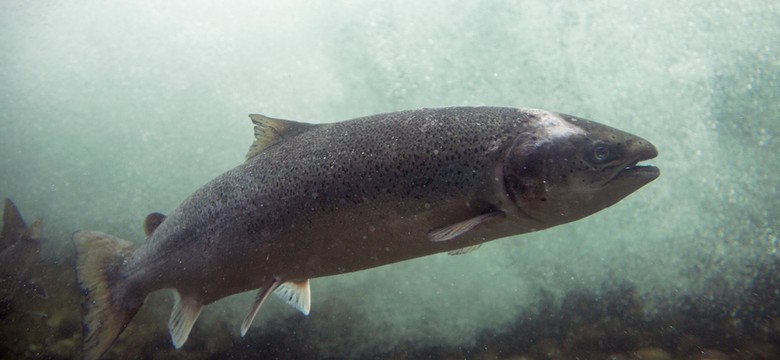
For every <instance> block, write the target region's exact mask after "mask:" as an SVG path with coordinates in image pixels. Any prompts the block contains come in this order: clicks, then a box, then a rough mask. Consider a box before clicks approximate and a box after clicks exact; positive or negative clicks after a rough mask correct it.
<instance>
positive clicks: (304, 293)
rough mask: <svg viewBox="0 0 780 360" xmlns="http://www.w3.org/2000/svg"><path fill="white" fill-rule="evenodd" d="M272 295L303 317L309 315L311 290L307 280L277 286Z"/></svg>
mask: <svg viewBox="0 0 780 360" xmlns="http://www.w3.org/2000/svg"><path fill="white" fill-rule="evenodd" d="M274 294H275V295H276V296H278V297H280V298H281V299H282V300H284V301H285V302H286V303H287V304H289V305H290V306H292V307H294V308H296V309H298V310H300V311H301V312H302V313H303V315H309V309H310V308H311V288H310V287H309V279H306V280H303V281H301V282H292V281H288V282H286V283H284V284H282V285H280V286H279V288H278V289H276V291H274Z"/></svg>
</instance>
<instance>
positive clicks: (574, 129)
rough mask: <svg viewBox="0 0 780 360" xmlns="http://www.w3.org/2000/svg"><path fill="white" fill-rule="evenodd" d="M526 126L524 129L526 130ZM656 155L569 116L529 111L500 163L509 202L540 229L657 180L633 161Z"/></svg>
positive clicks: (622, 135)
mask: <svg viewBox="0 0 780 360" xmlns="http://www.w3.org/2000/svg"><path fill="white" fill-rule="evenodd" d="M528 129H530V130H528ZM657 155H658V151H657V150H656V148H655V146H653V144H651V143H650V142H649V141H647V140H645V139H643V138H640V137H638V136H635V135H632V134H629V133H627V132H624V131H621V130H618V129H615V128H612V127H609V126H606V125H602V124H599V123H596V122H593V121H589V120H586V119H581V118H577V117H574V116H569V115H563V114H557V113H552V112H545V111H535V112H532V113H531V116H529V120H528V127H527V129H526V130H525V131H523V132H522V133H521V134H519V135H518V136H517V137H516V138H515V141H514V144H513V145H512V148H511V150H509V152H508V153H507V157H506V158H505V161H504V163H503V178H504V186H505V190H506V194H507V196H508V197H509V198H510V203H512V204H513V205H514V206H515V209H514V210H515V211H514V212H511V211H510V213H515V214H517V215H518V216H525V217H529V218H531V219H534V220H536V221H538V222H541V223H542V224H543V225H542V226H540V228H545V227H549V226H554V225H558V224H563V223H567V222H570V221H574V220H577V219H581V218H583V217H585V216H588V215H591V214H593V213H596V212H598V211H600V210H602V209H604V208H607V207H609V206H611V205H613V204H615V203H617V202H618V201H620V200H621V199H623V198H624V197H626V196H628V195H629V194H631V193H632V192H634V191H636V190H637V189H639V188H641V187H642V186H644V185H646V184H648V183H649V182H651V181H653V180H654V179H655V178H657V177H658V176H659V174H660V172H659V169H658V168H657V167H655V166H650V165H644V166H642V165H638V163H639V162H640V161H644V160H648V159H652V158H654V157H656V156H657Z"/></svg>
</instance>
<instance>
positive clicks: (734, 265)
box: [0, 1, 780, 357]
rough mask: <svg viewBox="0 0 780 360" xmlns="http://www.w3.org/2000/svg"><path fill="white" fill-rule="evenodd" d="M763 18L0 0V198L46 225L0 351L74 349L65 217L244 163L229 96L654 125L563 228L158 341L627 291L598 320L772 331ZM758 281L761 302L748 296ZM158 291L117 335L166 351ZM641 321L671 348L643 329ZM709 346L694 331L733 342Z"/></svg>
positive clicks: (138, 219) (357, 351)
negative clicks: (645, 146)
mask: <svg viewBox="0 0 780 360" xmlns="http://www.w3.org/2000/svg"><path fill="white" fill-rule="evenodd" d="M778 15H780V7H778V5H777V4H776V3H775V2H771V1H766V2H763V1H754V2H738V1H715V2H713V1H690V2H684V3H680V2H675V1H660V2H659V1H656V2H641V1H629V2H621V3H619V4H616V3H614V2H608V1H590V2H573V1H572V2H569V1H559V2H542V1H539V2H536V1H524V2H503V1H465V2H463V1H461V2H458V4H457V5H455V4H453V3H450V2H446V1H429V2H419V3H413V2H410V1H390V2H383V3H381V4H380V3H353V2H340V1H337V2H327V3H325V2H322V3H318V2H304V1H292V2H283V3H282V2H250V1H247V2H233V3H230V4H224V3H221V2H210V1H195V2H191V1H187V2H184V1H168V2H151V1H150V2H144V1H141V2H130V1H127V2H111V3H109V2H97V1H71V2H65V3H51V2H31V3H28V2H2V3H0V33H2V34H3V39H2V40H0V91H1V94H2V95H1V96H0V109H2V111H0V121H2V125H3V132H2V135H0V137H2V140H1V141H0V152H1V153H2V154H3V156H0V167H1V168H2V169H3V171H2V172H1V173H0V196H7V197H11V198H13V199H14V201H15V202H16V204H17V205H18V206H19V208H20V210H21V212H22V213H23V214H25V216H27V217H30V218H33V217H36V216H37V217H41V218H44V219H45V222H46V226H45V229H44V237H45V238H46V239H47V242H46V243H45V244H44V245H43V250H42V256H41V260H40V261H39V264H38V267H37V269H36V270H34V274H33V276H34V277H37V278H39V280H40V282H43V283H44V285H46V287H47V290H48V291H49V300H35V299H33V300H30V301H29V304H21V305H20V308H22V309H25V310H26V311H27V312H26V313H25V314H26V315H19V316H20V317H21V318H22V319H21V320H18V321H19V323H18V326H16V327H14V326H15V325H14V324H17V323H14V322H4V327H5V326H9V327H8V328H5V329H3V331H4V333H11V334H14V336H15V338H17V339H26V340H19V341H17V343H24V344H27V342H25V341H28V342H29V343H30V344H32V345H30V346H25V349H26V350H24V351H28V352H27V353H25V352H24V351H22V352H15V351H17V350H15V349H16V348H14V347H13V346H11V345H4V346H6V347H4V349H5V350H4V353H5V354H27V355H30V354H34V351H35V350H30V349H37V351H38V352H40V353H44V354H46V353H56V354H60V355H62V356H75V354H77V351H78V350H77V346H76V345H75V343H73V341H72V340H68V341H70V342H68V341H66V340H67V339H71V338H72V337H73V336H79V335H80V328H79V327H78V325H77V324H78V311H79V310H78V309H79V299H80V298H79V296H78V293H77V292H76V291H75V285H73V284H75V277H74V275H73V274H72V273H71V272H69V270H63V269H69V268H70V266H71V265H72V263H73V261H74V252H73V248H72V245H71V243H70V241H69V239H70V234H71V233H72V232H74V231H76V230H79V229H100V230H103V231H106V232H109V233H112V234H114V235H117V236H119V237H121V238H125V239H130V240H133V241H136V242H138V243H140V242H141V241H142V240H143V238H144V234H143V230H142V221H143V219H144V217H145V216H146V214H148V213H150V212H153V211H160V212H163V213H166V212H170V211H171V210H172V209H173V208H175V207H176V206H177V205H178V204H179V203H180V202H181V201H182V200H183V199H184V198H186V197H187V196H188V195H189V194H191V193H192V192H193V191H194V190H195V189H197V188H198V187H199V186H201V185H203V184H204V183H206V182H207V181H209V180H210V179H212V178H213V177H214V176H216V175H218V174H220V173H222V172H224V171H225V170H227V169H229V168H232V167H233V166H235V165H237V164H239V163H240V162H242V161H243V156H244V154H245V153H246V150H247V148H248V146H249V144H250V143H251V141H252V128H251V123H250V122H249V120H248V119H247V117H246V115H247V114H249V113H256V112H259V113H262V114H267V115H270V116H275V117H283V118H289V119H294V120H299V121H306V122H314V123H319V122H332V121H338V120H344V119H348V118H353V117H357V116H362V115H369V114H375V113H382V112H388V111H395V110H402V109H413V108H421V107H432V106H449V105H504V106H530V107H537V108H544V109H549V110H554V111H561V112H564V113H571V114H575V115H579V116H583V117H586V118H591V119H594V120H596V121H600V122H602V123H605V124H608V125H611V126H615V127H617V128H620V129H624V130H627V131H629V132H631V133H635V134H638V135H641V136H642V137H644V138H647V139H649V140H650V141H652V142H653V143H654V144H655V145H656V147H657V148H658V149H659V150H660V156H659V157H658V158H657V159H656V160H654V163H655V164H657V165H659V166H661V167H662V168H663V169H664V175H663V177H661V178H660V179H658V180H657V181H655V182H654V183H653V184H650V185H649V186H647V187H646V188H645V189H643V190H642V191H640V192H638V193H636V194H634V195H632V196H631V197H629V198H627V199H626V200H624V201H622V202H621V203H619V204H617V205H615V206H613V207H611V208H609V209H607V210H605V211H603V212H601V213H599V214H597V215H595V216H593V217H590V218H587V219H584V220H581V221H578V222H575V223H572V224H569V225H564V226H561V227H558V228H554V229H551V230H547V231H544V232H540V233H535V234H528V235H523V236H519V237H515V238H511V239H504V240H499V241H496V242H492V243H489V244H486V245H484V246H482V248H481V249H479V250H478V251H476V252H473V253H470V254H468V255H463V256H447V255H435V256H431V257H425V258H420V259H416V260H412V261H407V262H403V263H399V264H395V265H391V266H386V267H382V268H377V269H371V270H367V271H362V272H357V273H352V274H347V275H342V276H336V277H329V278H322V279H316V280H315V281H313V282H312V296H313V299H312V310H311V311H312V312H311V315H310V316H309V317H307V318H301V315H300V314H298V313H297V312H295V311H294V310H290V309H288V308H286V307H284V306H283V305H280V304H279V303H278V302H274V301H271V302H269V304H268V305H266V306H268V307H267V308H265V309H264V311H263V312H261V314H260V315H259V316H258V319H256V321H255V325H254V327H253V328H252V332H251V333H250V335H249V337H248V338H247V339H243V340H240V339H236V338H237V337H238V325H239V324H240V323H241V320H242V318H243V316H244V315H245V314H244V312H245V309H246V307H247V304H248V303H250V302H251V300H252V295H251V294H241V295H237V296H234V297H231V298H228V299H225V300H222V301H220V302H217V303H216V304H215V305H213V306H210V307H207V308H205V310H204V312H203V315H202V319H201V320H200V321H199V322H198V323H197V324H196V325H195V328H194V330H193V334H192V336H193V337H195V338H196V339H201V340H200V341H194V344H187V345H185V347H184V348H183V349H181V350H180V351H184V352H186V351H203V352H206V353H212V354H214V356H220V354H222V355H225V354H232V355H235V354H240V353H241V350H242V349H244V350H246V351H261V350H262V349H263V348H266V349H267V348H270V347H272V346H271V345H270V344H280V343H284V344H288V345H290V339H294V340H296V344H297V346H299V348H298V350H301V349H303V350H305V353H306V354H310V355H311V354H316V355H320V356H334V357H344V356H356V357H361V356H363V357H369V356H373V355H376V354H407V355H408V354H417V355H420V354H423V353H422V352H419V353H417V352H415V351H422V350H419V349H438V350H437V351H439V353H438V354H453V353H457V350H447V349H480V348H481V347H484V346H487V345H488V344H489V345H491V346H494V347H496V348H497V350H491V351H496V352H497V353H499V354H501V353H502V351H503V354H512V352H510V350H509V349H512V348H511V347H509V346H507V345H501V344H504V343H506V342H498V340H496V339H501V336H502V335H501V334H502V333H503V334H515V335H517V334H523V333H522V331H520V332H517V331H514V330H513V329H515V330H516V329H522V328H523V325H528V326H531V325H533V324H534V323H533V321H531V320H528V323H527V324H525V323H523V319H530V318H532V315H529V314H539V313H540V312H541V313H542V314H545V311H551V310H549V308H552V309H563V310H566V309H569V310H571V309H582V311H568V312H566V311H563V312H562V313H560V314H557V315H556V314H547V315H546V316H544V318H546V319H556V316H558V317H561V316H564V315H566V316H575V315H576V314H582V313H584V312H586V309H585V307H584V306H580V307H578V306H576V305H577V304H580V305H581V304H589V303H588V302H587V301H586V300H581V301H577V299H582V297H577V296H574V295H572V294H576V293H581V294H586V295H589V296H591V297H593V298H596V299H599V298H602V299H607V300H608V299H609V296H610V294H613V295H614V294H616V293H619V294H623V295H620V296H624V297H626V295H625V294H630V296H627V298H629V299H634V300H636V301H638V302H640V303H641V305H642V306H641V307H639V310H636V308H637V306H633V307H632V306H627V307H623V308H620V309H624V312H623V313H621V312H618V315H616V316H618V317H619V316H621V315H626V313H625V311H629V310H630V309H634V310H635V311H638V312H640V313H641V316H640V315H636V317H637V318H638V319H639V318H641V319H644V318H646V317H647V318H651V317H653V316H656V319H662V320H659V321H661V322H660V323H658V324H656V325H659V327H663V326H670V324H673V325H675V326H678V327H680V326H682V325H684V324H681V323H680V322H679V321H677V320H675V319H677V318H675V319H670V318H669V317H664V316H666V315H664V314H667V313H668V312H670V311H673V310H675V309H682V310H681V311H688V314H698V315H697V316H698V319H701V318H703V317H706V316H708V315H707V314H712V313H713V312H714V313H718V314H726V316H724V317H722V319H723V321H730V322H731V323H734V322H737V323H742V324H745V323H747V322H756V323H758V324H759V325H761V326H758V325H757V326H756V328H762V326H763V328H765V329H769V330H766V331H769V332H770V333H771V331H774V333H773V334H775V335H766V333H764V337H763V338H761V337H759V336H758V335H756V337H755V338H749V335H748V334H755V333H750V332H748V331H745V332H744V335H743V336H745V337H748V338H746V339H743V340H744V341H743V342H745V341H752V340H755V341H758V342H762V341H764V342H767V341H768V342H774V344H775V346H777V342H778V338H777V335H776V334H777V332H778V331H780V330H778V327H780V325H778V324H780V320H778V317H779V316H778V307H777V302H776V299H777V290H776V289H777V281H776V279H777V273H778V267H779V266H780V265H778V263H779V262H780V261H779V260H778V256H780V255H778V247H779V245H778V231H779V230H778V219H780V207H778V189H780V186H778V185H780V184H778V180H777V176H776V174H778V173H780V157H778V152H777V148H778V145H780V143H779V140H778V134H780V82H779V81H778V80H779V78H780V62H778V55H777V54H778V48H777V46H778V45H777V41H776V39H778V38H780V25H778V23H777V20H776V19H777V18H778ZM45 264H49V265H48V266H49V267H46V265H45ZM47 281H48V282H49V283H50V284H52V283H53V284H57V285H56V286H53V285H50V284H45V283H46V282H47ZM761 284H764V285H761ZM767 284H768V285H767ZM761 286H764V287H763V288H764V289H765V290H764V292H762V294H770V295H771V294H774V295H775V296H774V297H772V296H769V297H768V298H766V299H768V300H767V301H765V302H763V303H757V302H755V301H754V302H750V301H748V300H746V299H750V294H751V293H753V292H755V289H756V288H757V287H759V288H761ZM621 289H622V290H625V291H621ZM626 289H629V290H626ZM58 296H59V297H58ZM583 296H584V295H583ZM615 296H617V295H615ZM168 297H169V295H168V294H167V293H163V292H160V293H158V294H157V295H155V296H154V297H153V298H152V299H151V300H150V301H149V304H151V306H149V305H147V308H146V309H144V310H142V311H141V313H140V314H139V317H138V318H137V319H136V320H135V321H134V322H133V323H131V325H130V327H129V329H128V331H127V333H126V334H125V335H123V338H120V340H119V343H118V344H117V346H118V347H119V349H122V350H124V351H131V350H133V349H146V350H143V351H149V350H148V349H150V348H151V349H154V350H155V351H172V350H170V345H169V343H168V339H167V335H166V334H165V329H164V326H165V324H164V322H161V321H159V318H160V317H162V318H165V317H167V314H168V313H169V311H170V301H169V299H168ZM51 299H61V300H58V301H56V302H57V306H56V309H53V307H55V306H54V305H53V304H52V300H51ZM762 299H763V298H762ZM772 299H774V301H775V302H774V303H773V302H772ZM607 300H605V301H607ZM613 300H614V299H613ZM634 300H632V301H634ZM607 302H608V301H607ZM745 304H747V305H745ZM750 304H753V305H750ZM25 305H26V306H27V308H25ZM759 308H763V309H764V310H762V311H764V312H761V311H759V310H757V309H759ZM625 309H628V310H625ZM692 309H693V310H692ZM634 310H632V311H634ZM696 311H702V313H701V314H704V315H701V314H699V313H696ZM607 313H608V312H607ZM30 314H39V315H40V314H42V315H41V316H42V317H36V315H30ZM561 314H564V315H561ZM750 314H754V315H750ZM755 314H758V315H755ZM767 314H768V315H767ZM43 315H45V316H43ZM748 315H750V316H753V317H750V316H748ZM626 316H627V315H626ZM697 316H690V317H688V318H686V319H696V318H697ZM718 316H720V315H718ZM627 317H628V318H631V317H630V316H627ZM536 319H539V317H536ZM663 319H670V320H668V321H666V322H664V321H663ZM713 319H721V317H717V316H713ZM756 319H757V320H756ZM773 319H774V320H773ZM539 321H542V320H538V321H537V323H535V324H536V325H538V326H541V325H539V323H538V322H539ZM550 321H552V320H550ZM712 321H714V320H712ZM698 323H699V324H704V323H705V321H704V320H699V322H698ZM9 324H10V325H9ZM29 324H32V325H29ZM74 324H75V325H74ZM561 324H563V325H561ZM23 325H25V326H27V328H30V326H32V328H33V329H39V330H40V331H39V332H37V333H36V332H34V333H33V334H27V333H26V332H24V331H21V330H19V329H22V328H24V326H23ZM548 325H549V324H548ZM575 325H576V321H574V320H571V319H568V320H561V321H560V322H559V323H558V324H557V325H556V326H560V331H565V330H567V329H569V330H570V329H571V328H573V327H575ZM623 325H626V324H623ZM688 325H690V324H688ZM626 326H627V325H626ZM648 326H650V325H648ZM744 326H747V325H744ZM52 328H57V329H59V330H58V331H49V330H50V329H52ZM548 328H549V326H548ZM690 328H695V326H690ZM772 329H774V330H772ZM640 330H643V331H647V332H649V333H651V334H654V335H657V338H658V339H660V340H659V342H658V343H652V344H649V345H653V346H659V347H664V348H665V349H666V350H667V351H672V350H671V348H672V345H669V343H668V341H667V342H664V341H663V339H665V338H664V336H665V335H664V334H661V333H657V332H653V330H648V329H640ZM743 330H744V329H743ZM659 331H660V330H659ZM691 331H692V330H691ZM759 332H760V331H759ZM145 333H154V334H157V336H155V337H154V340H151V337H149V336H144V335H138V334H145ZM540 333H544V334H546V335H544V336H545V337H548V338H554V334H553V333H551V332H546V333H545V332H540ZM251 334H254V335H251ZM486 334H494V335H492V336H489V335H486ZM678 335H679V336H678V338H683V337H685V335H686V334H685V333H683V332H682V330H681V333H680V334H678ZM505 336H508V335H505ZM538 336H539V338H537V339H533V340H528V341H530V342H531V343H534V341H535V344H537V345H538V344H540V343H543V342H544V341H545V339H542V338H541V337H542V336H541V335H538ZM771 336H775V337H771ZM603 337H605V338H606V337H608V332H605V333H604V335H603ZM52 338H53V339H54V340H52ZM44 339H48V340H44ZM285 339H286V340H285ZM716 340H717V339H716ZM720 340H722V341H715V340H712V341H710V345H707V344H704V343H706V341H704V340H701V342H702V344H704V345H701V346H705V345H707V346H709V347H717V346H718V345H719V344H720V345H722V348H721V351H724V352H727V353H728V352H733V351H735V349H736V348H737V347H739V346H743V345H738V344H742V343H739V342H736V341H732V342H728V341H725V340H723V339H720ZM597 342H598V341H597ZM626 343H628V344H631V345H633V346H636V347H641V346H647V345H648V344H645V343H637V342H630V341H628V340H626ZM36 344H38V345H36ZM41 344H49V345H46V346H44V345H41ZM52 344H57V345H56V346H55V345H52ZM735 344H737V345H735ZM231 345H232V346H233V348H230V346H231ZM264 345H265V346H264ZM564 345H565V344H564ZM564 345H561V346H560V348H565V346H564ZM569 345H571V344H569ZM36 346H37V347H36ZM188 346H191V348H190V350H188ZM502 346H503V347H502ZM529 346H530V345H529ZM538 346H541V345H538ZM680 346H682V345H680ZM697 346H698V345H697ZM228 348H230V350H226V349H228ZM678 348H679V347H678ZM284 349H286V351H288V352H289V351H293V350H295V348H294V347H292V346H289V347H287V348H284ZM524 349H526V348H520V349H519V350H517V352H518V353H522V352H523V351H526V350H524ZM577 349H578V348H577V347H573V348H570V349H569V350H570V351H572V352H576V351H577ZM580 349H581V348H580ZM612 349H615V350H614V351H629V350H630V347H626V348H621V347H619V346H616V347H614V348H612ZM675 349H676V348H675ZM602 350H604V349H602ZM608 350H609V349H606V350H604V351H608ZM19 351H21V350H19ZM29 351H33V353H29ZM136 351H142V350H136ZM226 351H227V352H226ZM404 351H408V353H404ZM474 351H476V350H474ZM528 351H530V350H528ZM775 351H777V350H776V348H775ZM276 354H278V355H279V356H283V355H284V352H282V353H281V354H279V353H276ZM430 354H436V352H431V353H430ZM30 356H32V355H30ZM409 356H412V355H409Z"/></svg>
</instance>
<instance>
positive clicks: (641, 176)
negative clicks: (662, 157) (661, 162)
mask: <svg viewBox="0 0 780 360" xmlns="http://www.w3.org/2000/svg"><path fill="white" fill-rule="evenodd" d="M638 163H639V162H638V161H637V162H635V163H633V164H631V165H628V166H626V167H624V168H622V169H620V171H618V172H617V174H615V176H613V177H612V179H610V182H612V181H615V180H621V179H630V178H634V179H637V180H645V181H648V182H650V181H653V180H655V179H656V178H657V177H658V176H659V175H661V170H660V169H659V168H658V167H656V166H653V165H638Z"/></svg>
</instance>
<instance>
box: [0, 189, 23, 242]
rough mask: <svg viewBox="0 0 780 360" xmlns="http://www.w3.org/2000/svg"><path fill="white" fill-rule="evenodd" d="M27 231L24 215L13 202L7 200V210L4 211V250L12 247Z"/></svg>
mask: <svg viewBox="0 0 780 360" xmlns="http://www.w3.org/2000/svg"><path fill="white" fill-rule="evenodd" d="M26 229H27V225H26V224H25V223H24V220H23V219H22V214H20V213H19V210H18V209H17V208H16V205H14V203H13V201H11V199H9V198H5V209H4V210H3V233H2V236H3V239H2V241H3V244H2V245H3V248H6V247H9V246H11V245H12V244H13V243H15V242H16V240H18V239H19V238H20V237H21V236H22V234H24V232H25V230H26Z"/></svg>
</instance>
